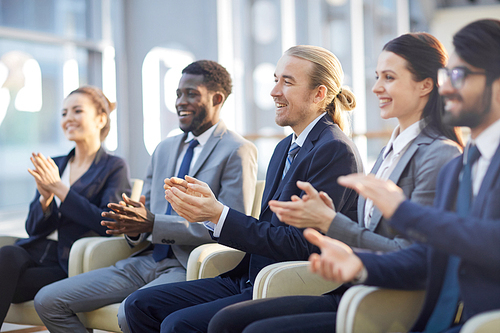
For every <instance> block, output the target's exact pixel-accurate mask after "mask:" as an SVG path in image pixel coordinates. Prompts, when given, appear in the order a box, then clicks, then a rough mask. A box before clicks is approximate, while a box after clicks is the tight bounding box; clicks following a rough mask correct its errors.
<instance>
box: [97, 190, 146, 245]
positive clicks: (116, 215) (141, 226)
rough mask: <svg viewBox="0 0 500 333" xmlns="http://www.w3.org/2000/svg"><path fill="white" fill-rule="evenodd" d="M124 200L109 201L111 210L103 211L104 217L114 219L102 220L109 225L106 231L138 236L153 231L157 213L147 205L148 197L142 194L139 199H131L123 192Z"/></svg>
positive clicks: (113, 233)
mask: <svg viewBox="0 0 500 333" xmlns="http://www.w3.org/2000/svg"><path fill="white" fill-rule="evenodd" d="M122 198H123V201H120V202H119V203H109V204H108V208H110V209H111V211H109V212H102V214H101V215H102V217H105V218H109V219H112V220H114V221H106V220H103V221H101V225H103V226H105V227H108V228H109V230H106V233H107V234H109V235H118V234H126V235H128V236H131V237H136V236H137V235H139V234H140V233H143V232H152V231H153V224H154V219H155V215H154V214H153V213H151V212H150V211H149V210H148V209H147V208H146V207H145V206H144V204H145V202H146V197H145V196H143V195H142V196H141V198H140V199H139V201H134V200H132V199H130V198H129V197H128V196H127V195H126V194H122Z"/></svg>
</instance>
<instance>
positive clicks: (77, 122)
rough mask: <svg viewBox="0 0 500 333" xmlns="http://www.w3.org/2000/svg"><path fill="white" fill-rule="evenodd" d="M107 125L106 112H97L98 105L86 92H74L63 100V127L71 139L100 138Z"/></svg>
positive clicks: (65, 133)
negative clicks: (96, 105)
mask: <svg viewBox="0 0 500 333" xmlns="http://www.w3.org/2000/svg"><path fill="white" fill-rule="evenodd" d="M104 125H106V114H105V113H101V114H99V115H98V114H97V111H96V107H95V105H94V104H93V103H92V101H91V99H90V98H89V97H87V95H85V94H81V93H73V94H71V95H69V96H68V97H66V99H65V100H64V102H63V110H62V118H61V127H62V129H63V132H64V135H65V136H66V138H67V139H68V140H70V141H75V142H78V141H90V140H99V141H100V133H101V129H102V128H103V127H104Z"/></svg>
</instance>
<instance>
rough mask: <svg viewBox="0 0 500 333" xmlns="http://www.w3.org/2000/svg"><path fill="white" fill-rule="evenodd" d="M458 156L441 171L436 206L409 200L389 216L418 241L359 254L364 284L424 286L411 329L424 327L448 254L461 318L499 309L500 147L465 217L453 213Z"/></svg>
mask: <svg viewBox="0 0 500 333" xmlns="http://www.w3.org/2000/svg"><path fill="white" fill-rule="evenodd" d="M462 161H463V157H462V156H460V157H457V158H455V159H454V160H452V161H451V162H450V163H448V164H447V165H446V166H444V167H443V169H442V170H441V172H440V175H439V178H438V184H437V192H436V198H435V200H434V207H422V206H419V205H417V204H414V203H411V202H410V201H408V200H407V201H405V202H403V203H402V204H401V205H400V206H399V208H398V209H397V210H396V213H395V214H394V216H393V218H392V219H391V222H390V223H391V224H392V225H393V226H394V228H397V229H398V230H400V231H401V232H402V233H404V234H406V235H407V236H408V237H410V238H412V239H414V240H416V241H417V242H418V243H417V244H415V245H412V246H411V247H409V248H407V249H405V250H401V251H398V252H394V253H390V254H386V255H376V254H368V253H358V255H359V257H360V258H361V260H362V261H363V263H364V265H365V267H366V268H367V270H368V280H367V281H366V284H369V285H376V286H381V287H385V288H399V289H423V288H426V289H427V295H426V300H425V303H424V307H423V309H422V312H421V314H420V317H419V319H418V320H417V322H416V324H415V327H414V328H413V330H415V331H421V330H423V329H424V327H425V324H426V323H427V320H428V319H429V317H430V315H431V313H432V311H433V309H434V306H435V304H436V301H437V298H438V296H439V293H440V291H441V286H442V283H443V279H444V276H445V272H446V266H447V262H448V258H449V255H450V254H454V255H456V256H458V257H460V258H461V264H460V268H459V283H460V292H461V298H462V300H463V302H464V317H465V319H468V318H470V317H471V316H473V315H475V314H477V313H480V312H484V311H488V310H493V309H499V308H500V241H499V240H500V205H499V204H498V202H499V200H500V147H499V148H497V151H496V153H495V155H494V156H493V158H492V161H491V163H490V166H489V168H488V171H487V172H486V175H485V177H484V180H483V182H482V184H481V187H480V190H479V193H478V195H477V197H476V198H475V200H474V202H473V204H472V207H471V209H470V212H469V215H468V216H467V217H466V218H460V217H458V215H457V214H456V213H455V212H454V211H455V202H456V194H457V191H458V184H459V175H460V172H461V170H462V163H463V162H462Z"/></svg>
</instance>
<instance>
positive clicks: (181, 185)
mask: <svg viewBox="0 0 500 333" xmlns="http://www.w3.org/2000/svg"><path fill="white" fill-rule="evenodd" d="M164 182H165V185H163V188H164V189H165V199H166V197H167V190H170V189H171V188H172V187H175V188H177V189H179V190H180V191H182V192H184V193H187V194H189V195H193V196H195V197H202V195H201V193H198V192H195V191H193V190H192V189H190V188H189V187H188V182H187V181H186V180H184V179H182V178H178V177H172V178H165V180H164Z"/></svg>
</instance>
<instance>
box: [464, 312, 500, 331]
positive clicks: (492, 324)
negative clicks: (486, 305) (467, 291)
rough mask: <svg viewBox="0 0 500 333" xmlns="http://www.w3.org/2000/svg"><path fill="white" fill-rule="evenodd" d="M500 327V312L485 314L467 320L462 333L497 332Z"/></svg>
mask: <svg viewBox="0 0 500 333" xmlns="http://www.w3.org/2000/svg"><path fill="white" fill-rule="evenodd" d="M499 327H500V310H493V311H488V312H483V313H480V314H477V315H475V316H473V317H471V318H470V319H469V320H467V321H466V322H465V324H464V326H463V327H462V329H461V330H460V333H489V332H496V331H497V330H498V328H499Z"/></svg>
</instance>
